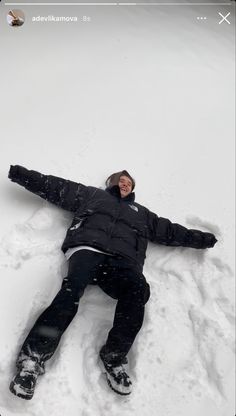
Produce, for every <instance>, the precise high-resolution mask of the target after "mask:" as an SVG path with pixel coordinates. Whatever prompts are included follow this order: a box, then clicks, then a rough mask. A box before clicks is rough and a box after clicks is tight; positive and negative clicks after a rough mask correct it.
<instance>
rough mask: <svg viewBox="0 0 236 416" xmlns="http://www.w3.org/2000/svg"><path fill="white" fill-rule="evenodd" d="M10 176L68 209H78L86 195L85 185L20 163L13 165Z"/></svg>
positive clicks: (32, 190) (48, 199)
mask: <svg viewBox="0 0 236 416" xmlns="http://www.w3.org/2000/svg"><path fill="white" fill-rule="evenodd" d="M8 178H9V179H11V180H12V181H13V182H16V183H18V184H19V185H21V186H24V187H25V189H27V190H28V191H30V192H33V193H34V194H36V195H39V196H40V197H41V198H44V199H46V200H47V201H49V202H51V203H53V204H55V205H57V206H59V207H61V208H63V209H66V210H68V211H76V209H77V208H78V206H79V204H80V202H81V200H82V199H83V198H84V197H85V196H86V190H87V186H85V185H82V184H80V183H76V182H72V181H69V180H66V179H63V178H59V177H57V176H52V175H43V174H42V173H39V172H36V171H34V170H28V169H26V168H24V167H23V166H19V165H14V166H12V165H11V167H10V170H9V173H8Z"/></svg>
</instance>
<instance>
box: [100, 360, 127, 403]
mask: <svg viewBox="0 0 236 416" xmlns="http://www.w3.org/2000/svg"><path fill="white" fill-rule="evenodd" d="M99 366H100V368H101V371H102V373H103V374H105V376H106V380H107V384H108V386H109V387H110V389H111V390H112V391H114V392H115V393H116V394H119V395H120V396H129V395H130V394H131V391H130V392H127V393H125V392H121V391H119V390H116V388H115V387H114V386H113V385H112V383H111V380H110V379H109V377H108V374H107V370H106V368H105V366H104V364H103V361H102V360H101V358H99Z"/></svg>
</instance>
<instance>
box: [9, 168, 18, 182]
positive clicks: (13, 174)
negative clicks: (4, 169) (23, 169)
mask: <svg viewBox="0 0 236 416" xmlns="http://www.w3.org/2000/svg"><path fill="white" fill-rule="evenodd" d="M18 174H19V170H18V166H17V165H15V166H13V165H11V166H10V170H9V172H8V178H9V179H11V180H14V179H15V178H17V176H18Z"/></svg>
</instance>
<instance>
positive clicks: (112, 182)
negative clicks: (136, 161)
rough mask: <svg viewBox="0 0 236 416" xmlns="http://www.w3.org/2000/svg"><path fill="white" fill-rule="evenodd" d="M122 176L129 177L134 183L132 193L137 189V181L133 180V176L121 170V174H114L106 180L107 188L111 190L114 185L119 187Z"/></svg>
mask: <svg viewBox="0 0 236 416" xmlns="http://www.w3.org/2000/svg"><path fill="white" fill-rule="evenodd" d="M121 176H127V177H128V178H129V179H130V180H131V182H132V191H133V189H134V187H135V180H134V178H132V176H131V175H130V174H129V172H127V170H121V171H120V172H115V173H112V174H111V175H110V176H109V177H108V178H107V180H106V186H107V187H108V188H111V187H112V186H114V185H118V183H119V180H120V177H121Z"/></svg>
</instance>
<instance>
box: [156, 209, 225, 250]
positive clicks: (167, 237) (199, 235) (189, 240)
mask: <svg viewBox="0 0 236 416" xmlns="http://www.w3.org/2000/svg"><path fill="white" fill-rule="evenodd" d="M148 232H149V240H150V241H152V242H154V243H159V244H164V245H166V246H182V247H191V248H199V249H203V248H210V247H214V245H215V243H216V242H217V239H216V238H215V236H214V234H211V233H206V232H203V231H200V230H192V229H188V228H185V227H183V226H182V225H179V224H174V223H172V222H171V221H170V220H168V219H167V218H162V217H158V216H157V215H156V214H154V213H152V212H150V211H149V213H148Z"/></svg>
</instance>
